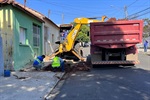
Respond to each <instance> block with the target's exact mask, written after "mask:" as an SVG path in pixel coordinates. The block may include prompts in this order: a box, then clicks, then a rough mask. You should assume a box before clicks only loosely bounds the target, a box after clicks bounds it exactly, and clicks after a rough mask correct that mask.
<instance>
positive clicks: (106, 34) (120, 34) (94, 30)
mask: <svg viewBox="0 0 150 100" xmlns="http://www.w3.org/2000/svg"><path fill="white" fill-rule="evenodd" d="M142 32H143V21H142V20H127V21H116V22H96V23H90V38H91V45H95V46H99V47H102V48H109V49H112V48H127V47H130V46H133V45H135V44H137V43H140V42H142Z"/></svg>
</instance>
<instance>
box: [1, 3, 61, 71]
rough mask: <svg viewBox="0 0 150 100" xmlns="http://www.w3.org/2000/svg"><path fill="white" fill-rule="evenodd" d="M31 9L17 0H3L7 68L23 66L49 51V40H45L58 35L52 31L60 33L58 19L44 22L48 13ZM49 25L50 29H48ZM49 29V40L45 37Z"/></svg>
mask: <svg viewBox="0 0 150 100" xmlns="http://www.w3.org/2000/svg"><path fill="white" fill-rule="evenodd" d="M4 1H6V2H4ZM30 10H31V9H29V8H27V7H24V6H23V5H21V4H19V3H17V2H15V1H13V0H1V2H0V16H1V17H0V36H1V37H2V41H3V55H4V57H3V58H4V68H5V69H11V70H19V69H21V68H23V67H24V66H25V65H26V64H29V63H32V62H33V60H34V59H35V58H36V57H37V56H38V55H42V54H46V53H47V54H48V52H49V51H48V50H49V49H48V46H47V45H48V44H45V43H47V41H50V43H52V42H53V41H56V40H55V39H57V36H56V35H50V33H53V32H54V33H56V34H57V33H58V32H59V28H58V27H57V26H55V24H54V23H52V24H54V25H49V24H44V23H45V21H44V20H43V18H44V17H41V16H39V14H38V15H37V14H36V13H33V12H32V11H30ZM46 23H49V21H48V22H46ZM45 27H48V29H47V30H45V31H44V29H46V28H45ZM55 29H56V30H55ZM52 30H53V31H52ZM46 31H48V32H47V33H46V34H48V35H49V36H48V39H47V41H45V38H44V36H46V35H45V32H46ZM55 31H56V32H55ZM51 38H54V40H51ZM46 50H47V51H46Z"/></svg>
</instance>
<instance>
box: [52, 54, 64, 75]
mask: <svg viewBox="0 0 150 100" xmlns="http://www.w3.org/2000/svg"><path fill="white" fill-rule="evenodd" d="M52 69H53V71H54V72H56V71H58V70H60V69H61V71H62V72H64V70H65V69H64V61H63V59H61V58H60V57H58V56H55V57H54V58H53V60H52Z"/></svg>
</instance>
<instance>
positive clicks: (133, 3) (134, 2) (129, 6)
mask: <svg viewBox="0 0 150 100" xmlns="http://www.w3.org/2000/svg"><path fill="white" fill-rule="evenodd" d="M137 1H138V0H135V1H134V2H133V3H131V4H130V5H128V6H127V7H130V6H132V5H133V4H134V3H136V2H137Z"/></svg>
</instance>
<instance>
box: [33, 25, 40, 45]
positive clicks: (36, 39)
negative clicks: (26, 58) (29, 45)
mask: <svg viewBox="0 0 150 100" xmlns="http://www.w3.org/2000/svg"><path fill="white" fill-rule="evenodd" d="M33 45H34V46H39V45H40V26H38V25H35V24H33Z"/></svg>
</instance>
